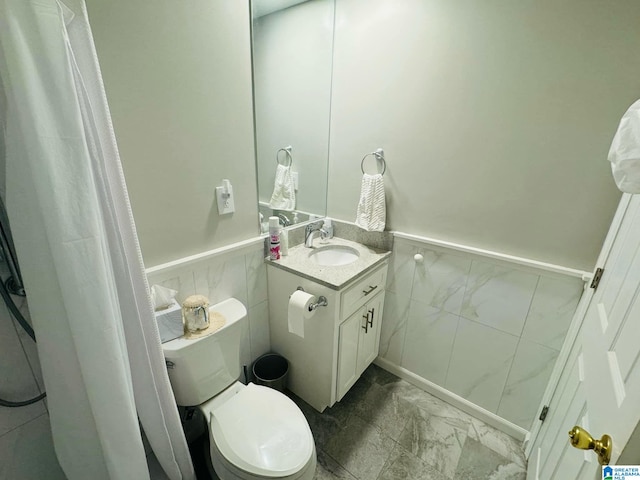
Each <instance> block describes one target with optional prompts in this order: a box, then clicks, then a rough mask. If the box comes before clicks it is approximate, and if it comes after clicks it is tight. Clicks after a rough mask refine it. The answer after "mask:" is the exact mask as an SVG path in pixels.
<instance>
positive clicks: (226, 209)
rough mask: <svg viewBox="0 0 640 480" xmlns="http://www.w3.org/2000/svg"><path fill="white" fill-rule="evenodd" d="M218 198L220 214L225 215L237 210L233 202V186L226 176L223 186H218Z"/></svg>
mask: <svg viewBox="0 0 640 480" xmlns="http://www.w3.org/2000/svg"><path fill="white" fill-rule="evenodd" d="M216 199H217V201H218V214H220V215H225V214H227V213H233V212H235V211H236V207H235V205H234V203H233V187H232V186H231V182H230V181H229V180H227V179H226V178H225V179H224V180H222V186H221V187H216Z"/></svg>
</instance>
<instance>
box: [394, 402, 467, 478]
mask: <svg viewBox="0 0 640 480" xmlns="http://www.w3.org/2000/svg"><path fill="white" fill-rule="evenodd" d="M465 427H466V428H465ZM467 431H468V425H463V426H462V428H459V425H458V423H457V421H453V422H452V421H451V419H449V418H442V417H435V416H431V415H430V414H429V413H427V412H425V411H422V410H418V412H417V414H416V415H414V416H413V417H412V418H410V419H409V421H408V422H407V425H406V426H405V428H404V430H403V431H402V433H401V435H400V439H399V440H398V443H399V444H400V445H401V446H402V447H404V448H405V449H406V450H408V451H409V452H411V453H412V454H414V455H415V456H416V457H418V458H420V459H421V460H424V461H425V462H426V463H427V464H429V465H431V466H432V467H434V468H436V469H437V470H438V471H440V472H441V473H443V474H444V475H445V476H447V477H449V478H453V474H454V473H455V469H456V465H457V464H458V461H459V460H460V455H461V453H462V448H463V446H464V443H465V440H466V438H467Z"/></svg>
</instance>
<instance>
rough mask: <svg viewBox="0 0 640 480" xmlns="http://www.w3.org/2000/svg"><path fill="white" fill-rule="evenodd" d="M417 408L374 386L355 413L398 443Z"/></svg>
mask: <svg viewBox="0 0 640 480" xmlns="http://www.w3.org/2000/svg"><path fill="white" fill-rule="evenodd" d="M416 408H417V407H415V406H414V405H413V404H411V403H410V402H408V401H407V400H405V399H403V398H402V397H400V396H398V395H396V394H394V393H393V391H392V390H389V389H387V388H385V387H384V386H381V385H378V384H373V385H371V386H370V387H369V390H368V391H367V395H366V396H365V397H364V399H363V401H361V402H360V403H358V404H356V405H355V408H354V412H355V414H356V415H358V416H359V417H360V418H362V419H363V420H365V421H367V422H369V423H372V424H374V425H376V426H378V427H380V428H381V429H382V430H383V431H384V432H385V433H386V434H387V435H388V436H390V437H391V438H393V439H394V440H396V441H397V440H398V439H399V438H400V433H402V430H403V429H404V427H405V425H406V424H407V422H408V420H409V418H410V417H411V416H412V415H413V414H414V412H415V410H416Z"/></svg>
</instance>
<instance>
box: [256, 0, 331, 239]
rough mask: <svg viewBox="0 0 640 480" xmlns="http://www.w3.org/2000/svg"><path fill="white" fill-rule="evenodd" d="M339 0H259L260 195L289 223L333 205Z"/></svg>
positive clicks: (262, 208)
mask: <svg viewBox="0 0 640 480" xmlns="http://www.w3.org/2000/svg"><path fill="white" fill-rule="evenodd" d="M334 9H335V6H334V0H307V1H305V0H253V1H252V16H253V29H252V35H253V88H254V95H255V123H256V145H257V157H256V162H257V172H258V200H259V203H260V204H259V212H260V214H261V225H262V229H263V231H265V228H266V227H267V220H268V217H269V216H278V217H279V218H280V222H281V224H282V225H284V226H289V225H293V224H296V223H302V222H305V221H307V220H310V219H311V220H313V219H315V218H319V217H323V216H325V215H326V210H327V170H328V156H329V113H330V106H331V64H332V55H333V24H334Z"/></svg>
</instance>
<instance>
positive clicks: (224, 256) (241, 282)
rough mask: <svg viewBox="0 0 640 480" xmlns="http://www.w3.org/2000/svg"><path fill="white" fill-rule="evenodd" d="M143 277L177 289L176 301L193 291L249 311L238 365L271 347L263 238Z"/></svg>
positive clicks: (162, 267) (156, 269) (185, 260)
mask: <svg viewBox="0 0 640 480" xmlns="http://www.w3.org/2000/svg"><path fill="white" fill-rule="evenodd" d="M147 278H148V280H149V285H154V284H159V285H162V286H165V287H168V288H172V289H174V290H177V291H178V294H177V297H176V299H177V300H178V302H182V301H183V300H184V299H185V298H186V297H188V296H189V295H193V294H201V295H205V296H206V297H207V298H209V301H210V302H211V305H214V304H216V303H218V302H221V301H223V300H226V299H227V298H231V297H235V298H237V299H238V300H240V301H241V302H242V303H243V304H244V305H245V306H246V307H247V311H248V312H249V314H248V316H249V322H248V328H247V329H246V330H245V331H244V332H243V334H242V347H241V355H242V364H243V365H247V367H248V368H249V371H250V370H251V368H250V367H251V364H252V363H253V361H254V360H256V359H257V358H258V357H259V356H260V355H262V354H264V353H267V352H269V351H270V350H271V340H270V336H269V300H268V294H267V270H266V265H265V263H264V237H256V238H253V239H250V240H245V241H243V242H238V243H234V244H231V245H229V246H226V247H223V248H218V249H215V250H211V251H208V252H204V253H201V254H198V255H193V256H191V257H185V258H181V259H179V260H176V261H174V262H170V263H166V264H163V265H158V266H156V267H151V268H148V269H147Z"/></svg>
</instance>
